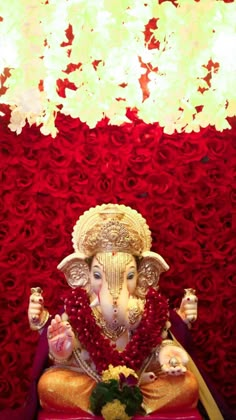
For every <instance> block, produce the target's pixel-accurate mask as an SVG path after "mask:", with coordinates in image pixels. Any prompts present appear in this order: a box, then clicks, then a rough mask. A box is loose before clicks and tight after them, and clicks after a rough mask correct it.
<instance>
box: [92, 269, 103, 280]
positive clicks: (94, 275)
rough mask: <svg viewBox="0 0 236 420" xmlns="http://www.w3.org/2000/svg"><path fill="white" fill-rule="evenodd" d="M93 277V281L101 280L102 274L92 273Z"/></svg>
mask: <svg viewBox="0 0 236 420" xmlns="http://www.w3.org/2000/svg"><path fill="white" fill-rule="evenodd" d="M93 277H94V278H95V280H101V279H102V274H101V273H100V272H99V271H94V272H93Z"/></svg>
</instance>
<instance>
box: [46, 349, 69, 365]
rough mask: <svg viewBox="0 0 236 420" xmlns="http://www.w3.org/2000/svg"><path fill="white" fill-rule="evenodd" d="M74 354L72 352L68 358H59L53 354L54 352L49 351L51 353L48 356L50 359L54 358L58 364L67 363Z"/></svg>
mask: <svg viewBox="0 0 236 420" xmlns="http://www.w3.org/2000/svg"><path fill="white" fill-rule="evenodd" d="M72 354H73V353H71V355H70V357H68V359H57V358H56V357H55V356H53V354H52V353H50V352H49V354H48V357H49V359H50V360H52V361H53V362H54V363H56V364H57V365H65V364H67V363H68V362H69V361H70V359H71V358H72Z"/></svg>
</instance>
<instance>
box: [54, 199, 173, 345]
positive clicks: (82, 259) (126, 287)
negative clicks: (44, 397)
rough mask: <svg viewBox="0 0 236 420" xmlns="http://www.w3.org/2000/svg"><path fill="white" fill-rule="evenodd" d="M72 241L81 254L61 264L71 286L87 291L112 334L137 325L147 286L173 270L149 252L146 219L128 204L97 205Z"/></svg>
mask: <svg viewBox="0 0 236 420" xmlns="http://www.w3.org/2000/svg"><path fill="white" fill-rule="evenodd" d="M73 244H74V248H75V251H76V252H75V253H73V254H71V255H69V256H68V257H66V258H65V259H64V260H63V261H62V262H61V263H60V264H59V266H58V268H59V269H60V270H62V271H63V272H64V274H65V276H66V278H67V281H68V283H69V285H70V286H71V287H73V288H76V287H83V288H85V289H86V291H87V293H88V295H89V297H90V301H91V304H90V306H91V307H92V308H93V311H94V315H95V317H96V318H97V321H98V322H100V323H101V324H102V326H103V328H106V331H107V335H108V336H109V331H110V334H111V338H114V336H115V335H116V334H117V335H118V334H120V333H121V332H122V329H124V328H125V329H128V330H132V329H134V328H136V326H137V325H138V323H139V322H140V319H141V317H142V312H143V308H144V304H145V296H146V293H147V291H148V288H149V287H153V288H158V281H159V276H160V273H161V272H163V271H166V270H168V268H169V267H168V265H167V263H166V262H165V261H164V259H163V258H162V257H161V256H160V255H159V254H156V253H154V252H151V251H150V246H151V236H150V231H149V229H148V227H147V225H146V222H145V220H144V219H143V217H142V216H141V215H139V214H138V213H137V212H136V211H135V210H132V209H130V208H129V207H125V206H119V205H116V204H115V205H111V204H110V205H103V206H97V207H95V208H94V209H90V210H89V211H88V212H86V213H85V214H84V215H83V216H82V217H81V218H80V219H79V221H78V222H77V224H76V225H75V228H74V232H73Z"/></svg>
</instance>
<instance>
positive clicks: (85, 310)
mask: <svg viewBox="0 0 236 420" xmlns="http://www.w3.org/2000/svg"><path fill="white" fill-rule="evenodd" d="M89 305H90V302H89V297H88V294H87V292H86V291H85V290H84V289H82V288H78V289H76V290H72V292H71V293H70V295H69V297H68V298H66V299H65V307H66V312H67V314H68V316H69V320H70V323H71V326H72V327H73V328H74V330H75V331H76V332H77V335H78V339H79V341H80V343H81V344H82V346H84V348H85V349H86V350H87V351H88V352H89V354H90V357H91V359H92V360H93V362H94V363H95V365H96V368H97V370H98V372H99V373H101V372H102V371H103V370H105V369H107V368H108V365H109V364H112V365H113V366H118V365H126V366H127V367H130V368H131V369H134V370H139V369H140V368H141V366H142V364H143V362H144V360H145V359H146V358H147V357H148V356H149V354H150V353H151V351H152V349H154V348H155V347H156V346H158V344H160V343H161V341H162V337H161V333H162V330H163V328H164V326H165V323H166V321H167V319H168V303H167V301H166V299H165V298H163V296H161V295H160V294H159V293H158V292H157V291H156V290H154V289H153V288H150V289H149V291H148V293H147V296H146V303H145V307H144V312H143V316H142V320H141V322H140V324H139V326H138V327H137V329H136V331H135V332H134V334H133V336H132V338H131V340H130V341H129V343H128V344H127V346H126V348H125V349H124V350H123V351H122V352H119V351H118V350H117V349H116V346H115V344H114V343H111V341H110V340H109V339H108V338H107V337H105V336H104V335H103V333H102V330H101V328H100V327H99V326H98V325H97V323H96V320H95V317H94V315H93V312H92V309H91V308H90V306H89Z"/></svg>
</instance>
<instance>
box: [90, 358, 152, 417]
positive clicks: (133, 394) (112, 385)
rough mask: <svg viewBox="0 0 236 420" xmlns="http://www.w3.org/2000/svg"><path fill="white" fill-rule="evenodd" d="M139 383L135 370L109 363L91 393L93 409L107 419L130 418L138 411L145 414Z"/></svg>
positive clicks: (96, 413)
mask: <svg viewBox="0 0 236 420" xmlns="http://www.w3.org/2000/svg"><path fill="white" fill-rule="evenodd" d="M137 384H138V376H137V375H136V373H135V371H134V370H132V369H129V368H127V367H126V366H116V367H113V366H112V365H109V367H108V369H107V370H105V371H104V372H103V375H102V381H101V382H99V383H98V384H97V385H96V387H95V388H94V390H93V392H92V394H91V397H90V408H91V411H92V412H93V413H94V414H95V415H102V417H103V418H104V419H105V420H129V419H131V418H132V417H133V416H134V415H135V414H136V413H137V412H139V413H142V414H145V412H144V410H143V409H142V407H141V404H142V401H143V396H142V393H141V391H140V389H139V387H138V385H137Z"/></svg>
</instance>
